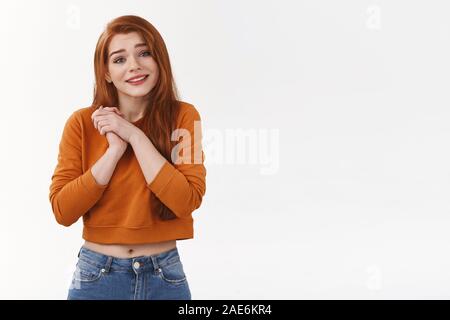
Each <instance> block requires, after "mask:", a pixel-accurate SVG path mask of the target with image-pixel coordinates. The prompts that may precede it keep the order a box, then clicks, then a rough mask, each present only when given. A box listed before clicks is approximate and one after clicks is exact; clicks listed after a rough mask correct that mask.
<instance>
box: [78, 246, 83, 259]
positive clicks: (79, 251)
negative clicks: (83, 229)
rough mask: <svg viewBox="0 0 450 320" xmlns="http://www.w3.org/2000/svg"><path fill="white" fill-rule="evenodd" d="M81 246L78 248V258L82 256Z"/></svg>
mask: <svg viewBox="0 0 450 320" xmlns="http://www.w3.org/2000/svg"><path fill="white" fill-rule="evenodd" d="M81 248H83V247H81ZM81 248H80V249H79V250H78V255H77V257H78V258H79V257H80V253H81Z"/></svg>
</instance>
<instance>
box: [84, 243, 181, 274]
mask: <svg viewBox="0 0 450 320" xmlns="http://www.w3.org/2000/svg"><path fill="white" fill-rule="evenodd" d="M78 258H79V259H80V260H82V261H84V262H86V263H89V264H91V265H94V266H96V267H99V268H103V269H105V271H106V272H108V271H109V269H113V270H122V271H133V269H136V262H138V264H137V265H138V266H139V267H138V268H139V270H141V271H148V270H152V269H153V270H155V271H157V270H158V269H159V268H160V267H164V266H166V265H169V264H172V263H175V262H178V261H179V260H180V256H179V253H178V248H177V247H175V248H173V249H170V250H168V251H164V252H161V253H158V254H153V255H149V256H138V257H134V258H117V257H113V256H108V255H105V254H102V253H100V252H96V251H93V250H90V249H88V248H86V247H84V246H82V247H81V248H80V251H79V252H78Z"/></svg>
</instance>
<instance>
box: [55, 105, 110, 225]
mask: <svg viewBox="0 0 450 320" xmlns="http://www.w3.org/2000/svg"><path fill="white" fill-rule="evenodd" d="M81 142H82V141H81V124H80V121H79V120H78V119H77V116H76V112H74V113H73V114H72V115H71V116H70V117H69V119H68V120H67V121H66V124H65V126H64V130H63V133H62V137H61V141H60V143H59V153H58V162H57V165H56V168H55V171H54V173H53V175H52V177H51V180H52V181H51V185H50V194H49V198H50V203H51V205H52V209H53V213H54V215H55V218H56V221H57V222H58V223H59V224H61V225H64V226H66V227H68V226H70V225H72V224H73V223H75V222H76V221H77V220H78V219H79V218H80V217H81V216H82V215H84V214H85V213H86V212H87V211H88V210H89V209H90V208H91V207H92V206H94V204H95V203H96V202H97V201H98V200H99V199H100V198H101V196H102V194H103V192H104V190H105V189H106V188H107V186H108V184H107V185H100V184H98V183H97V182H96V180H95V178H94V176H93V175H92V172H91V168H89V170H87V171H86V172H84V173H83V172H82V162H81Z"/></svg>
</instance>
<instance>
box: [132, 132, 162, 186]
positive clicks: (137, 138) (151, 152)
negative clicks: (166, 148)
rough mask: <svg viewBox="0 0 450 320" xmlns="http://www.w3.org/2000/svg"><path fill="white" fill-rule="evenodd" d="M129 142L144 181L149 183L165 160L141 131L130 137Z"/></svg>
mask: <svg viewBox="0 0 450 320" xmlns="http://www.w3.org/2000/svg"><path fill="white" fill-rule="evenodd" d="M130 144H131V146H132V148H133V151H134V154H135V156H136V159H137V161H138V163H139V166H140V167H141V170H142V173H143V174H144V177H145V181H146V182H147V184H150V183H151V182H152V181H153V179H154V178H155V177H156V175H157V174H158V172H159V171H160V170H161V168H162V166H163V165H164V163H165V162H167V160H166V159H165V158H164V157H163V156H162V155H161V154H160V153H159V151H158V150H157V149H156V148H155V146H154V145H153V143H152V142H151V141H150V140H149V139H148V137H147V136H146V135H145V134H144V132H142V131H138V132H137V133H136V134H135V135H133V136H132V137H131V139H130Z"/></svg>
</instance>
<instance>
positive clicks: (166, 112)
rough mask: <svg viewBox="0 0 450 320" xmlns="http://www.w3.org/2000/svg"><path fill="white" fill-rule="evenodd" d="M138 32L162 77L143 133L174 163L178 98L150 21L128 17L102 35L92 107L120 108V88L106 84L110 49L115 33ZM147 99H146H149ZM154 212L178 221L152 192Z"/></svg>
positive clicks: (152, 93) (151, 99)
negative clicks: (173, 149)
mask: <svg viewBox="0 0 450 320" xmlns="http://www.w3.org/2000/svg"><path fill="white" fill-rule="evenodd" d="M130 32H137V33H138V34H140V35H141V36H142V38H143V39H144V41H145V42H146V44H147V45H148V47H149V49H150V53H151V55H152V57H153V59H154V60H155V61H156V63H157V65H158V68H159V77H158V80H157V83H156V85H155V87H154V88H153V89H152V90H151V91H150V92H149V97H148V98H149V99H147V100H148V101H149V102H148V104H147V106H146V109H145V115H144V125H143V131H144V133H145V134H146V136H147V137H148V138H149V139H150V141H151V142H152V143H153V145H154V146H155V147H156V149H157V150H158V151H159V152H160V153H161V154H162V156H163V157H164V158H166V160H167V161H169V162H170V163H172V164H173V162H172V159H171V150H172V148H173V147H174V142H172V141H171V139H170V137H171V133H172V132H173V130H174V129H176V128H175V125H176V119H177V118H178V114H179V111H180V105H179V95H178V90H177V87H176V85H175V81H174V79H173V75H172V68H171V66H170V60H169V54H168V52H167V48H166V45H165V43H164V40H163V38H162V37H161V35H160V34H159V32H158V30H156V28H155V27H154V26H153V25H152V24H151V23H150V22H148V21H147V20H145V19H143V18H141V17H138V16H134V15H126V16H121V17H118V18H115V19H114V20H112V21H110V22H109V23H108V24H107V25H106V28H105V30H104V31H103V33H102V34H101V35H100V37H99V39H98V42H97V46H96V48H95V55H94V70H95V85H94V99H93V103H92V107H93V108H95V109H97V108H99V107H100V106H101V105H103V106H104V107H117V106H118V104H119V101H118V94H117V89H116V87H115V86H114V84H113V83H112V82H111V83H108V82H107V81H106V78H105V75H106V72H107V71H108V65H107V63H108V47H109V44H110V42H111V39H112V38H113V37H114V36H115V35H116V34H127V33H130ZM146 98H147V97H146ZM150 201H151V206H152V211H153V212H155V213H156V215H157V216H159V218H160V219H162V220H171V219H175V218H176V215H175V214H174V213H173V212H172V211H171V210H170V209H169V208H168V207H166V206H165V205H164V204H163V203H162V202H161V201H160V200H159V199H158V198H157V197H156V196H155V194H154V193H153V192H151V194H150Z"/></svg>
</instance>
